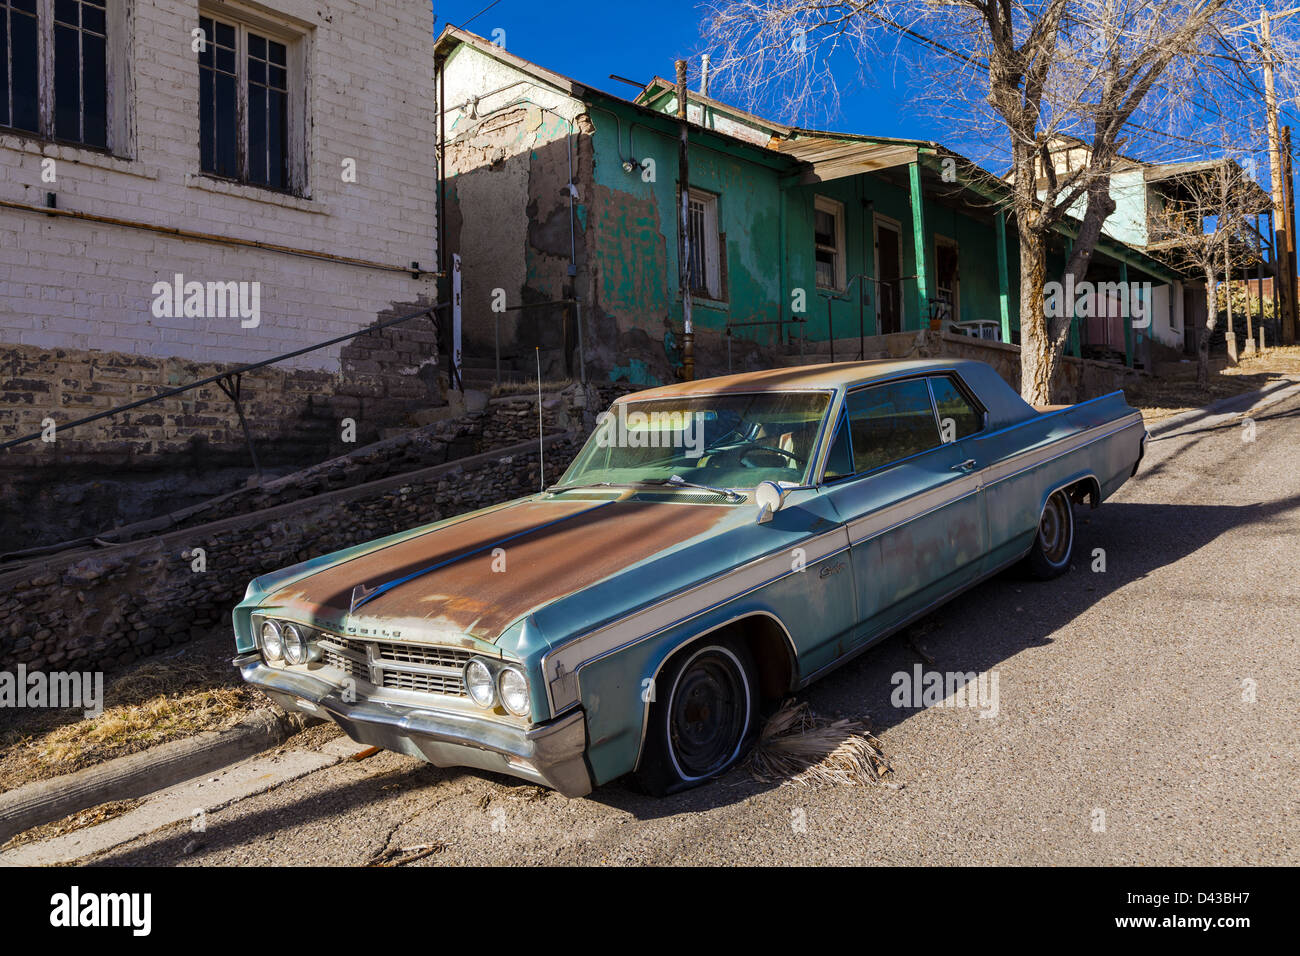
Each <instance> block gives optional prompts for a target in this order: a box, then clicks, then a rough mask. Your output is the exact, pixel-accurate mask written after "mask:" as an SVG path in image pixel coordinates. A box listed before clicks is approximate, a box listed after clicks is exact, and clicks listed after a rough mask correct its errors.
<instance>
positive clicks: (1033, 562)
mask: <svg viewBox="0 0 1300 956" xmlns="http://www.w3.org/2000/svg"><path fill="white" fill-rule="evenodd" d="M1073 551H1074V509H1073V508H1072V507H1071V505H1070V496H1069V495H1068V494H1066V493H1065V492H1064V491H1058V492H1056V493H1055V494H1053V495H1052V497H1050V498H1048V499H1047V505H1046V506H1045V507H1044V508H1043V515H1042V517H1041V518H1039V519H1038V533H1037V534H1036V535H1034V546H1033V547H1032V548H1031V549H1030V551H1029V557H1028V558H1027V559H1026V565H1027V567H1028V568H1029V573H1030V574H1032V575H1033V576H1034V577H1036V578H1038V579H1039V580H1040V581H1046V580H1048V579H1050V578H1054V577H1057V576H1059V575H1062V574H1064V573H1065V572H1066V570H1067V569H1068V568H1069V567H1070V555H1071V554H1072V553H1073Z"/></svg>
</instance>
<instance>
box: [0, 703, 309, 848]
mask: <svg viewBox="0 0 1300 956" xmlns="http://www.w3.org/2000/svg"><path fill="white" fill-rule="evenodd" d="M316 720H317V719H316V718H311V719H309V720H307V721H304V720H303V719H302V718H301V716H299V715H289V714H280V713H271V712H261V713H258V714H255V715H253V716H252V717H248V718H245V719H244V720H243V721H241V722H240V723H238V724H236V725H235V726H234V727H230V728H228V729H226V730H221V731H205V732H204V733H201V734H198V735H197V736H195V737H191V738H188V739H185V740H173V741H169V742H168V743H165V744H160V745H159V746H157V747H152V748H150V749H149V750H145V751H142V752H141V753H135V754H128V755H127V756H125V757H118V758H116V759H115V760H109V761H107V762H105V763H103V764H99V765H97V766H94V767H87V768H86V769H84V770H78V771H77V772H76V773H70V774H65V775H64V776H62V777H54V778H53V779H51V780H38V781H35V782H33V783H28V784H24V785H23V786H21V787H18V788H17V789H15V790H10V791H9V792H8V793H3V794H0V844H3V843H5V842H6V841H8V840H9V839H10V838H11V837H13V836H15V835H16V834H19V833H22V832H23V831H24V830H30V829H31V828H32V827H36V826H40V825H41V824H43V823H49V822H51V821H53V820H59V819H62V818H63V817H66V816H68V815H69V814H71V813H76V812H77V811H79V810H85V809H86V808H88V807H97V806H99V805H100V804H102V803H109V802H110V801H113V800H130V799H134V798H136V797H142V796H145V795H146V794H150V793H153V792H154V791H156V790H162V789H164V788H166V787H170V786H172V785H173V784H177V783H180V782H181V781H183V780H189V779H191V778H193V777H199V776H202V775H203V774H205V773H211V772H212V771H214V770H219V769H220V768H222V767H225V766H227V765H229V764H232V763H237V762H238V761H240V760H243V759H244V758H245V757H250V756H252V755H253V754H256V753H260V752H261V751H263V750H266V749H268V748H270V747H274V746H276V745H278V744H281V743H283V742H284V741H285V740H287V739H288V738H289V737H290V736H291V735H293V734H295V733H297V732H298V731H299V730H301V729H302V728H303V727H304V726H306V725H307V724H309V723H315V722H316Z"/></svg>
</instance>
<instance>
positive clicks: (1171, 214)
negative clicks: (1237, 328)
mask: <svg viewBox="0 0 1300 956" xmlns="http://www.w3.org/2000/svg"><path fill="white" fill-rule="evenodd" d="M1166 191H1167V196H1168V198H1167V199H1166V200H1165V204H1164V208H1163V209H1161V210H1160V211H1159V212H1158V213H1157V214H1156V215H1154V216H1153V217H1152V221H1151V232H1152V238H1153V240H1154V241H1153V242H1152V243H1151V245H1150V246H1149V247H1148V248H1149V250H1150V251H1151V252H1152V254H1154V255H1157V256H1159V257H1160V258H1162V259H1165V260H1166V261H1168V262H1169V263H1170V264H1171V265H1173V266H1174V267H1175V268H1177V269H1179V271H1190V270H1191V269H1195V270H1197V271H1198V272H1199V273H1200V274H1201V276H1202V277H1203V278H1204V280H1205V322H1204V323H1202V324H1200V325H1198V326H1197V327H1196V382H1197V384H1198V385H1200V386H1202V387H1205V386H1207V385H1208V384H1209V380H1210V336H1212V335H1213V334H1214V330H1215V327H1216V326H1217V325H1218V319H1219V300H1220V298H1222V299H1223V301H1224V304H1225V305H1226V306H1227V309H1228V326H1227V329H1226V332H1227V338H1228V354H1229V357H1230V358H1232V359H1234V360H1235V358H1236V340H1235V335H1234V330H1233V328H1232V300H1231V298H1230V295H1229V292H1230V290H1231V288H1232V277H1233V275H1236V274H1241V273H1243V272H1245V270H1246V269H1247V267H1249V266H1252V265H1254V264H1255V263H1256V262H1257V261H1258V237H1257V236H1256V235H1255V233H1254V222H1255V219H1256V217H1257V216H1259V215H1260V214H1262V213H1263V212H1264V211H1265V210H1267V209H1268V208H1269V206H1270V205H1271V200H1270V199H1269V196H1268V194H1267V193H1265V192H1264V191H1263V190H1262V189H1260V188H1259V186H1258V185H1257V184H1256V183H1255V182H1254V180H1252V179H1251V178H1250V176H1248V175H1247V174H1246V172H1245V170H1243V169H1242V167H1241V166H1239V165H1238V164H1237V163H1236V162H1234V161H1232V160H1230V159H1225V160H1222V161H1220V162H1217V163H1213V164H1207V165H1206V166H1205V167H1198V168H1194V169H1191V170H1189V171H1188V172H1187V173H1186V174H1184V175H1182V176H1179V177H1178V178H1177V179H1176V180H1174V181H1171V182H1169V183H1168V184H1167V185H1166ZM1220 276H1222V277H1223V295H1222V296H1220V295H1219V291H1218V280H1219V277H1220Z"/></svg>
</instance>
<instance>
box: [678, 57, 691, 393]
mask: <svg viewBox="0 0 1300 956" xmlns="http://www.w3.org/2000/svg"><path fill="white" fill-rule="evenodd" d="M677 118H678V119H679V120H680V121H681V143H680V145H679V146H678V153H677V183H678V186H677V188H678V190H679V191H680V193H681V209H682V217H681V219H682V221H681V226H680V230H679V231H680V232H681V238H680V240H679V242H678V243H677V249H678V260H679V261H678V269H677V272H678V275H679V276H680V281H681V289H682V378H684V379H685V380H686V381H688V382H690V381H693V380H694V379H695V329H694V326H693V324H692V322H691V178H690V164H689V161H688V150H687V146H688V143H689V141H690V127H689V123H688V122H687V115H686V61H685V60H678V61H677Z"/></svg>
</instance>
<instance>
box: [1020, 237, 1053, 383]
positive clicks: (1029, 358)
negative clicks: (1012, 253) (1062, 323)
mask: <svg viewBox="0 0 1300 956" xmlns="http://www.w3.org/2000/svg"><path fill="white" fill-rule="evenodd" d="M1046 281H1047V250H1046V246H1045V244H1044V242H1043V237H1042V236H1041V235H1040V234H1039V233H1037V232H1035V231H1033V230H1031V229H1026V228H1024V226H1023V225H1022V226H1021V229H1020V395H1021V397H1022V398H1024V400H1025V401H1027V402H1028V403H1029V404H1030V405H1050V404H1051V403H1052V379H1053V377H1054V375H1055V372H1056V356H1055V354H1054V349H1053V347H1052V344H1053V343H1052V340H1051V338H1050V337H1049V335H1048V330H1047V309H1046V307H1045V303H1044V301H1043V284H1044V283H1045V282H1046Z"/></svg>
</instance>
